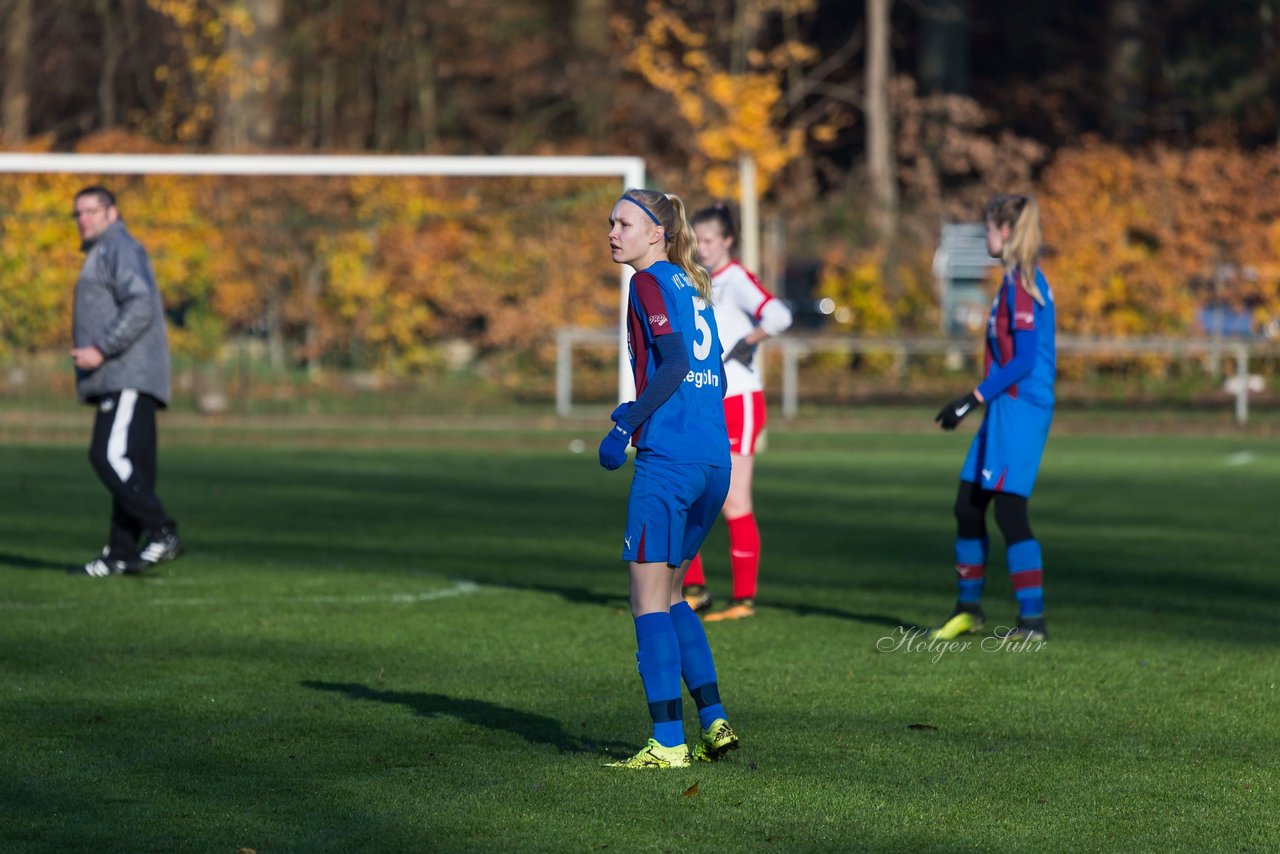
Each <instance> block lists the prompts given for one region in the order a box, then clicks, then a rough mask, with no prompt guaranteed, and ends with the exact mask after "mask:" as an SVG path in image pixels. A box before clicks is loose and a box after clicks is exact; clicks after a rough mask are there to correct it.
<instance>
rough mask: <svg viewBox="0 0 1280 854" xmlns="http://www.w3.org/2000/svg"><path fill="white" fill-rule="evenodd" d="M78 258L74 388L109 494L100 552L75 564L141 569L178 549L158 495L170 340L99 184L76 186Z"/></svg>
mask: <svg viewBox="0 0 1280 854" xmlns="http://www.w3.org/2000/svg"><path fill="white" fill-rule="evenodd" d="M73 216H74V217H75V220H76V227H77V228H78V229H79V231H80V240H81V247H80V248H81V249H83V250H84V252H85V258H84V266H83V267H82V268H81V270H80V276H79V278H78V279H77V280H76V296H75V315H74V318H73V321H72V340H73V343H74V346H73V348H72V350H71V360H72V361H73V362H74V363H75V366H76V393H77V394H78V396H79V398H80V401H81V402H82V403H87V404H91V405H93V406H95V407H97V410H98V412H97V416H96V418H95V420H94V424H93V441H92V443H91V444H90V446H89V461H90V463H92V465H93V469H94V471H95V472H97V474H98V478H99V479H100V480H101V481H102V483H103V484H104V485H105V486H106V487H107V490H108V491H109V492H110V493H111V499H112V505H111V533H110V536H109V538H108V541H107V545H106V547H105V548H103V550H102V556H101V557H98V558H95V559H93V560H91V561H89V562H88V563H86V564H85V565H84V566H83V567H77V568H75V569H74V570H72V572H74V573H77V574H82V575H89V576H94V577H99V578H100V577H105V576H110V575H121V574H125V573H138V572H143V571H145V570H146V569H149V568H150V567H153V566H155V565H156V564H158V563H162V562H164V561H168V560H173V559H174V558H176V557H178V556H179V555H180V554H182V541H181V540H180V539H178V530H177V525H176V524H175V523H174V521H173V519H172V518H171V517H170V516H169V515H168V514H167V513H166V512H165V510H164V506H163V505H162V504H161V503H160V499H159V498H158V497H157V496H156V489H155V487H156V410H157V409H160V408H163V407H165V406H167V405H168V403H169V390H170V389H169V339H168V335H167V334H166V331H165V320H164V305H163V304H162V303H161V301H160V290H159V289H158V288H157V287H156V277H155V272H154V271H153V270H152V267H151V259H150V258H149V257H148V256H147V251H146V250H145V249H143V248H142V245H141V244H139V243H138V241H136V240H134V239H133V237H132V236H131V235H130V234H129V232H128V231H126V230H125V227H124V222H123V221H122V220H121V219H120V211H119V209H118V208H117V207H116V200H115V196H113V195H112V194H111V192H110V191H109V190H107V189H106V188H105V187H100V186H92V187H86V188H85V189H83V190H81V191H80V192H79V193H77V194H76V198H75V213H74V214H73Z"/></svg>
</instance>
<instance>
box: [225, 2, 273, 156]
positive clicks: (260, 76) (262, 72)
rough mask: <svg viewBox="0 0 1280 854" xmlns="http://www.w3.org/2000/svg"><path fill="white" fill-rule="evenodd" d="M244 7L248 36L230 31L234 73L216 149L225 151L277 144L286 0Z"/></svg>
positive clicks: (228, 44)
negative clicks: (249, 23)
mask: <svg viewBox="0 0 1280 854" xmlns="http://www.w3.org/2000/svg"><path fill="white" fill-rule="evenodd" d="M243 5H244V7H245V9H246V11H248V13H249V19H250V21H251V22H252V26H251V28H250V29H249V32H247V33H246V32H241V31H240V29H239V28H238V27H234V26H233V27H231V28H230V31H229V35H228V38H227V55H228V58H229V59H230V61H231V67H232V72H231V75H230V81H229V83H228V85H227V86H225V87H224V88H223V91H222V93H221V97H220V101H221V102H220V104H219V122H218V127H217V129H216V131H215V134H214V145H216V146H217V147H218V148H221V149H224V150H226V149H232V150H234V149H243V148H248V147H257V148H265V147H268V146H270V145H272V144H273V143H274V142H275V141H276V139H275V131H276V104H277V101H278V100H279V93H280V90H281V87H282V82H283V81H282V79H281V72H280V25H281V22H282V20H283V18H284V0H244V3H243Z"/></svg>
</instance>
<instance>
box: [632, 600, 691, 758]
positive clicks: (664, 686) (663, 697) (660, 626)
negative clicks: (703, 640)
mask: <svg viewBox="0 0 1280 854" xmlns="http://www.w3.org/2000/svg"><path fill="white" fill-rule="evenodd" d="M636 647H637V651H636V664H637V668H636V669H638V670H639V671H640V681H641V682H643V683H644V697H645V700H646V701H647V702H648V703H649V716H650V717H651V718H653V737H654V740H656V741H657V742H658V743H659V744H661V745H662V746H663V747H675V746H676V745H678V744H684V720H683V716H684V712H683V709H682V708H681V702H680V641H679V640H678V639H677V638H676V630H675V627H674V626H673V625H672V623H671V615H670V614H668V613H667V612H665V611H661V612H658V613H655V614H641V615H640V616H639V617H636Z"/></svg>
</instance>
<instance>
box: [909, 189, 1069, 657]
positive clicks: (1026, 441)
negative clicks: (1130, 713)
mask: <svg viewBox="0 0 1280 854" xmlns="http://www.w3.org/2000/svg"><path fill="white" fill-rule="evenodd" d="M985 219H986V225H987V251H988V252H990V254H991V256H992V257H993V258H999V259H1001V260H1002V261H1003V262H1004V269H1005V274H1004V278H1003V280H1001V282H1000V289H999V291H997V292H996V297H995V299H994V300H993V301H992V303H991V315H990V317H989V318H988V320H987V347H986V371H985V378H984V379H983V381H982V383H981V384H980V385H979V386H978V387H977V388H975V389H974V390H973V391H971V392H969V393H968V394H966V395H965V396H964V397H961V398H958V399H956V400H953V401H952V402H951V403H948V404H947V405H946V406H944V407H942V411H941V412H939V413H938V415H937V417H936V418H935V419H934V420H935V421H937V422H938V423H939V424H940V425H941V426H942V429H944V430H954V429H955V427H956V425H957V424H959V423H960V421H961V419H963V418H964V417H965V416H966V415H968V414H969V413H970V412H973V411H974V410H976V409H978V408H979V407H981V406H985V407H986V414H985V415H984V416H983V419H982V426H981V427H979V428H978V433H977V435H975V436H974V437H973V441H972V442H971V443H970V444H969V455H968V456H967V457H966V458H965V461H964V467H963V468H962V469H961V471H960V489H959V491H958V492H957V494H956V503H955V515H956V528H957V530H956V584H957V587H958V590H957V595H956V607H955V610H954V611H953V612H952V614H951V616H950V618H948V619H947V621H946V622H945V623H944V624H943V625H942V626H941V627H939V628H938V629H936V630H935V632H934V635H935V636H936V637H938V638H941V639H943V640H950V639H951V638H955V637H957V636H959V635H962V634H968V633H973V632H978V631H981V630H982V628H983V626H984V623H985V619H986V618H985V616H984V615H983V612H982V588H983V584H984V582H985V576H986V565H987V523H986V514H987V506H988V505H990V504H994V505H995V517H996V525H997V526H999V528H1000V533H1001V534H1002V535H1003V536H1004V542H1005V562H1006V563H1007V564H1008V567H1009V575H1010V578H1011V580H1012V582H1013V593H1014V596H1015V597H1017V600H1018V624H1017V626H1016V627H1015V628H1013V629H1011V630H1009V632H1008V633H1007V634H1006V635H1005V636H1006V637H1007V638H1008V639H1010V640H1045V639H1047V638H1048V630H1047V629H1046V628H1045V622H1044V559H1043V557H1042V556H1041V552H1040V543H1039V541H1038V540H1036V538H1035V535H1034V534H1032V533H1031V523H1030V522H1029V521H1028V519H1027V502H1028V501H1029V500H1030V499H1031V489H1032V487H1034V486H1035V482H1036V475H1037V473H1038V472H1039V470H1040V458H1041V457H1042V456H1043V455H1044V447H1045V443H1046V442H1048V440H1049V425H1050V423H1051V422H1052V421H1053V404H1054V392H1053V383H1054V378H1055V374H1056V370H1057V353H1056V348H1055V343H1054V334H1055V333H1054V326H1055V318H1054V306H1053V291H1052V290H1050V288H1049V283H1048V281H1047V280H1046V279H1045V277H1044V273H1042V272H1041V271H1040V268H1039V265H1038V263H1037V259H1038V256H1039V254H1040V212H1039V210H1038V209H1037V207H1036V203H1035V199H1033V198H1031V197H1030V196H1018V195H1005V196H997V197H996V198H994V199H992V200H991V201H990V202H989V203H988V204H987V209H986V216H985Z"/></svg>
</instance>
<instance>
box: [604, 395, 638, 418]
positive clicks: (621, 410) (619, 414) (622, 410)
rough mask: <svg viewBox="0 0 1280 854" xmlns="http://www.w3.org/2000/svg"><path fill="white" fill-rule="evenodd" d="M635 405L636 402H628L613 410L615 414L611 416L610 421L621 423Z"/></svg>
mask: <svg viewBox="0 0 1280 854" xmlns="http://www.w3.org/2000/svg"><path fill="white" fill-rule="evenodd" d="M633 405H635V401H634V400H628V401H627V402H626V403H619V404H618V408H617V409H615V410H613V414H611V415H610V416H609V420H610V421H614V422H617V421H621V420H622V419H623V418H625V417H626V415H627V410H629V409H630V408H631V407H632V406H633Z"/></svg>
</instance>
